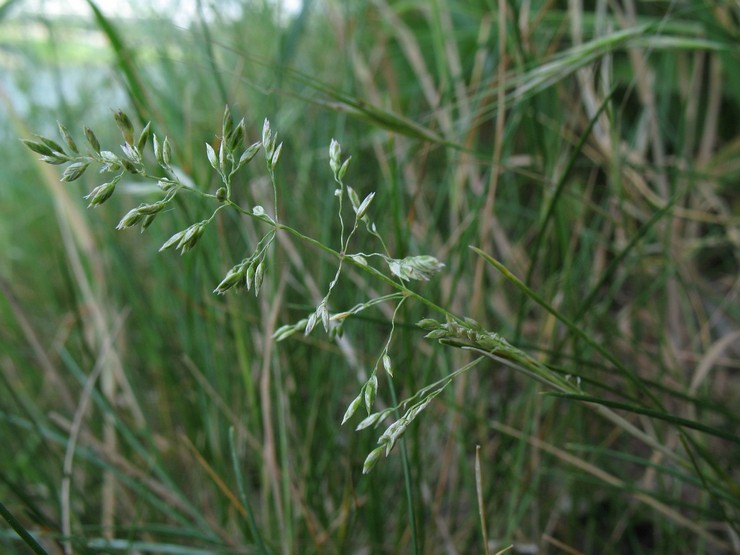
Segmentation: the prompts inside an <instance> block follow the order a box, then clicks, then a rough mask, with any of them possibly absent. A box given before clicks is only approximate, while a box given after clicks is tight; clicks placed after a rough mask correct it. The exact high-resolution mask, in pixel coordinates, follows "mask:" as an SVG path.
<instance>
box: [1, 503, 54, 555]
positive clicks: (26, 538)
mask: <svg viewBox="0 0 740 555" xmlns="http://www.w3.org/2000/svg"><path fill="white" fill-rule="evenodd" d="M0 516H2V517H3V518H4V519H5V521H6V522H7V523H8V524H10V527H11V528H12V529H13V530H15V533H16V534H18V535H19V536H20V537H21V539H22V540H23V542H24V543H25V544H26V545H27V546H28V547H30V548H31V550H32V551H33V552H34V553H36V554H37V555H48V554H47V552H46V550H45V549H44V548H43V547H41V544H39V542H37V541H36V539H35V538H34V537H33V536H32V535H31V534H30V533H29V532H28V530H26V529H25V528H24V527H23V525H22V524H21V523H20V522H18V520H17V519H16V518H15V517H14V516H13V513H11V512H10V511H9V510H8V509H7V508H6V507H5V505H3V504H2V502H0Z"/></svg>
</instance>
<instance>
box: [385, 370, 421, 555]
mask: <svg viewBox="0 0 740 555" xmlns="http://www.w3.org/2000/svg"><path fill="white" fill-rule="evenodd" d="M387 378H388V388H389V390H390V392H391V400H392V402H393V404H394V405H395V406H396V407H397V406H398V397H397V396H396V388H395V386H394V385H393V379H392V378H391V377H390V376H387ZM395 414H396V418H400V417H401V413H400V412H399V411H398V409H396V411H395ZM399 443H400V447H401V466H402V467H403V485H404V490H405V492H406V506H407V507H408V511H409V526H410V528H411V549H412V550H413V552H414V554H415V555H420V554H421V545H420V543H419V532H418V530H417V523H416V509H415V507H414V492H413V488H412V484H411V468H410V465H409V457H408V452H407V450H406V438H404V437H402V438H401V439H400V441H399Z"/></svg>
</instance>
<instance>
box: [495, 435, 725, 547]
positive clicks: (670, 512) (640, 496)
mask: <svg viewBox="0 0 740 555" xmlns="http://www.w3.org/2000/svg"><path fill="white" fill-rule="evenodd" d="M490 426H491V427H492V428H493V429H494V430H496V431H498V432H502V433H504V434H507V435H509V436H512V437H515V438H517V439H521V440H523V441H526V442H527V443H529V444H530V445H532V446H533V447H536V448H537V449H541V450H543V451H545V452H547V453H549V454H551V455H553V456H554V457H557V458H558V459H560V460H561V461H563V462H565V463H567V464H569V465H571V466H573V467H575V468H577V469H579V470H582V471H583V472H586V473H588V474H590V475H591V476H593V477H595V478H598V479H599V480H602V481H603V482H604V483H606V484H609V485H610V486H612V487H614V488H617V489H619V490H620V491H624V492H625V493H626V492H628V491H629V488H628V487H627V484H626V483H625V482H624V481H622V480H620V479H619V478H617V477H616V476H614V475H612V474H609V473H608V472H606V471H604V470H602V469H600V468H598V467H597V466H594V465H592V464H591V463H588V462H586V461H584V460H583V459H580V458H578V457H576V456H575V455H571V454H570V453H568V452H567V451H565V450H564V449H561V448H559V447H556V446H554V445H551V444H549V443H547V442H545V441H542V440H541V439H539V438H536V437H533V436H530V435H527V434H524V433H522V432H520V431H519V430H516V429H514V428H512V427H511V426H507V425H506V424H503V423H501V422H495V421H494V422H491V423H490ZM628 495H631V496H632V497H633V498H634V499H636V500H638V501H640V502H641V503H643V504H645V505H647V506H649V507H651V508H653V509H655V510H656V511H658V512H659V513H661V514H662V515H663V516H665V517H666V518H668V519H669V520H672V521H673V522H675V523H676V524H678V525H679V526H681V527H684V528H686V529H689V530H691V531H692V532H694V533H695V534H697V535H698V536H700V537H701V538H703V539H704V540H706V541H707V542H708V543H711V544H712V545H714V546H715V547H718V548H720V549H727V550H729V549H730V544H728V543H727V542H726V541H724V540H722V539H720V538H718V537H717V536H715V535H713V534H712V533H710V532H708V531H707V530H705V529H704V528H703V527H701V526H700V525H699V524H697V523H696V522H694V521H693V520H691V519H689V518H687V517H685V516H683V515H682V514H681V513H679V512H678V511H675V510H674V509H672V508H671V507H669V506H668V505H666V504H665V503H663V502H661V501H658V500H657V499H654V498H653V497H650V496H649V495H647V494H644V493H641V492H634V493H631V494H628Z"/></svg>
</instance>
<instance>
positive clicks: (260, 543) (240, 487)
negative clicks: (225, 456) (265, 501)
mask: <svg viewBox="0 0 740 555" xmlns="http://www.w3.org/2000/svg"><path fill="white" fill-rule="evenodd" d="M229 448H230V450H231V464H232V466H233V468H234V475H235V476H236V488H237V491H238V492H239V500H240V501H241V502H242V505H244V509H245V510H246V511H247V526H249V532H250V533H251V534H252V538H254V541H255V542H256V543H257V549H259V553H260V554H262V555H272V551H270V550H269V549H268V548H267V546H266V545H265V541H264V540H263V539H262V534H260V530H259V527H258V526H257V521H256V520H255V518H254V513H253V512H252V505H251V503H250V502H249V498H248V497H247V493H246V490H245V489H244V476H243V475H242V471H241V468H240V466H239V458H238V457H237V454H236V442H235V440H234V427H233V426H231V427H229Z"/></svg>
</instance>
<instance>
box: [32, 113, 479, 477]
mask: <svg viewBox="0 0 740 555" xmlns="http://www.w3.org/2000/svg"><path fill="white" fill-rule="evenodd" d="M114 117H115V121H116V125H117V126H118V128H119V129H120V131H121V134H122V136H123V141H124V142H123V144H122V145H121V146H120V150H121V154H116V153H114V152H112V151H111V150H104V149H103V148H102V147H101V145H100V142H99V141H98V139H97V137H96V135H95V133H94V132H93V131H92V130H91V129H89V128H87V127H85V128H84V136H85V139H86V141H87V143H88V147H89V148H88V149H87V150H86V152H82V151H81V149H80V148H79V147H78V145H77V143H76V141H75V139H74V138H73V137H72V135H71V134H70V133H69V131H68V130H67V128H66V127H65V126H64V125H62V124H61V123H59V125H58V127H59V133H60V135H61V137H62V140H63V142H64V143H65V145H66V148H65V147H63V146H62V145H61V144H59V143H58V142H57V141H55V140H53V139H49V138H46V137H41V136H37V137H36V138H35V139H32V140H29V139H24V140H23V142H24V144H25V145H26V146H27V147H28V148H29V149H31V150H32V151H34V152H35V153H37V154H39V155H41V160H42V161H44V162H46V163H49V164H55V165H64V164H67V167H66V168H65V170H64V172H63V174H62V178H61V180H62V181H63V182H72V181H75V180H77V179H79V178H80V177H81V176H82V175H83V174H84V173H85V172H86V170H87V169H88V168H90V167H91V166H92V167H97V168H98V169H99V172H100V173H101V174H105V175H109V176H110V179H109V180H108V181H106V182H105V183H103V184H101V185H98V186H96V187H95V188H93V189H92V191H90V193H89V194H88V195H86V196H85V198H86V199H87V200H88V201H89V204H88V206H89V207H96V206H100V205H102V204H104V203H105V202H106V201H107V200H108V199H110V198H111V197H112V195H113V194H114V193H115V191H116V188H117V186H118V184H119V183H120V182H121V180H122V179H124V177H125V176H127V175H129V176H132V177H135V178H137V179H143V180H146V181H152V182H154V183H156V184H157V186H158V188H159V189H160V190H161V192H162V198H160V199H159V200H157V201H155V202H151V203H142V204H140V205H138V206H136V207H135V208H132V209H131V210H129V211H128V212H127V213H126V214H125V215H124V216H123V217H122V218H121V220H120V221H119V223H118V225H117V226H116V227H117V229H119V230H123V229H128V228H133V227H137V226H138V227H140V229H141V231H142V232H143V231H144V230H146V229H147V228H148V227H149V226H150V225H151V224H152V223H153V222H154V220H155V219H156V218H157V216H158V215H159V214H161V213H162V212H163V211H165V209H168V208H174V204H173V201H174V199H175V197H177V195H179V194H180V193H189V194H194V195H196V196H198V197H200V198H201V200H203V201H207V202H212V203H214V204H215V205H216V206H215V207H214V208H213V210H212V212H211V215H210V216H209V217H208V218H206V219H204V220H201V221H198V222H195V223H193V224H192V225H190V226H188V227H187V228H185V229H182V230H180V231H178V232H177V233H175V234H174V235H172V236H171V237H170V238H169V239H167V241H165V242H164V244H162V246H161V247H160V249H159V250H160V251H164V250H167V249H171V248H174V249H175V250H179V251H180V253H181V254H185V253H187V252H189V251H190V250H192V249H193V248H195V247H196V246H197V244H198V241H199V240H200V239H201V237H202V236H203V235H204V233H205V232H206V231H207V229H208V226H209V225H210V224H211V223H212V222H213V221H214V220H215V218H216V216H217V215H218V213H219V212H221V211H222V210H226V209H230V210H235V211H236V212H238V213H239V214H240V215H242V216H245V217H249V218H252V219H255V220H258V221H259V222H261V223H262V224H264V225H265V226H267V228H268V230H267V232H266V233H265V234H264V235H263V236H262V238H261V239H260V240H259V241H258V242H257V244H256V245H255V246H254V249H253V252H252V253H251V254H250V255H249V256H247V257H246V258H244V259H243V260H241V261H240V262H239V263H237V264H235V265H234V266H232V267H231V268H230V269H229V270H228V271H227V272H226V275H225V276H224V277H223V279H222V280H221V281H220V283H218V285H216V287H215V289H214V293H217V294H224V293H226V292H227V291H230V290H237V291H238V290H240V289H246V290H247V291H249V290H252V289H253V290H254V294H255V295H259V293H260V289H261V286H262V283H263V280H264V277H265V271H266V264H265V259H266V257H267V256H268V254H269V251H270V247H271V246H272V244H273V242H274V240H275V237H276V234H277V233H278V231H285V232H288V233H291V234H293V235H295V236H296V237H299V238H301V239H303V240H306V241H308V242H309V243H311V244H312V245H314V246H316V247H319V248H321V249H322V250H324V251H326V252H328V253H331V254H332V255H334V256H335V257H336V258H337V260H338V265H337V269H336V272H335V274H334V277H333V279H332V280H331V281H330V283H329V285H328V288H327V291H326V295H325V296H324V297H323V299H322V300H321V301H320V302H319V304H318V306H317V307H316V309H315V310H314V311H312V312H311V313H310V314H309V315H307V316H306V318H303V319H301V320H300V321H298V322H297V323H295V324H289V325H284V326H282V327H280V328H279V329H278V330H277V331H276V332H275V334H274V335H275V338H276V339H277V340H278V341H282V340H285V339H287V338H288V337H290V336H291V335H293V334H294V333H296V332H303V333H304V334H306V335H308V334H310V333H311V332H312V331H313V330H314V329H315V328H316V326H317V324H318V323H321V327H323V329H324V331H325V332H326V333H328V334H329V335H330V336H341V334H342V333H343V328H342V323H343V321H344V320H345V319H347V318H349V317H352V316H354V315H357V314H358V313H360V312H362V311H364V310H366V309H368V308H370V307H373V306H375V305H378V304H380V303H385V302H395V303H396V307H395V310H394V313H393V318H392V321H391V331H390V333H389V335H388V338H387V341H386V342H385V344H384V345H383V347H382V349H381V351H380V354H379V355H378V357H377V359H376V362H375V365H374V367H373V369H372V372H371V374H370V377H369V378H368V380H367V381H366V382H365V383H364V384H363V385H362V386H361V388H360V392H359V394H358V395H357V396H356V397H355V398H354V399H353V400H352V402H351V403H350V404H349V406H348V407H347V409H346V411H345V413H344V417H343V419H342V424H344V423H346V422H347V421H348V420H349V419H350V418H352V417H353V416H354V414H355V413H356V411H357V410H358V409H359V408H360V407H361V406H363V407H364V409H365V411H366V413H367V415H368V416H367V417H366V418H365V419H363V420H362V421H361V422H360V423H359V424H358V425H357V427H356V429H357V430H362V429H364V428H368V427H370V426H378V425H379V424H380V423H381V422H382V421H384V420H385V419H387V418H389V417H391V416H392V415H393V414H396V411H398V410H399V409H402V410H403V413H402V415H401V417H400V418H399V419H397V420H395V421H394V422H392V423H391V424H390V425H389V426H388V427H387V428H386V430H385V431H384V432H383V433H382V434H381V436H380V438H379V439H378V444H379V447H378V448H376V449H374V450H373V451H372V452H371V453H370V454H369V456H368V457H367V459H366V461H365V465H364V468H363V471H364V472H369V471H370V470H371V469H372V468H373V466H374V465H375V463H376V462H377V460H378V459H379V457H380V455H381V454H383V453H385V455H386V456H387V455H388V454H389V453H390V451H391V450H392V449H393V446H394V445H395V444H396V442H397V440H398V438H400V437H401V436H402V435H403V433H404V432H405V430H406V429H407V427H408V425H409V424H410V423H411V422H412V421H413V420H414V419H415V418H416V417H417V416H418V415H419V413H421V412H422V411H423V410H424V409H425V408H426V407H427V406H428V405H429V403H430V402H431V401H432V400H433V399H434V398H435V397H436V396H437V395H439V393H440V392H441V391H442V390H443V389H444V387H446V385H447V384H449V383H450V381H451V380H452V378H453V377H454V376H455V375H457V373H458V372H460V371H464V370H466V369H467V368H468V367H470V366H471V365H468V367H466V368H464V369H461V370H460V371H458V372H456V373H453V374H452V375H451V376H449V377H448V378H446V379H444V380H442V381H441V382H438V383H436V384H433V385H431V386H429V387H426V388H424V389H422V390H420V391H418V392H417V393H416V394H415V395H413V396H412V397H410V398H409V399H406V400H404V401H403V402H401V403H400V405H399V406H398V407H394V408H389V409H384V410H382V411H380V412H373V407H374V403H375V399H376V396H377V393H378V383H379V382H378V372H379V371H380V369H381V368H382V370H383V371H384V372H385V373H386V374H387V375H388V376H389V377H390V378H392V377H393V362H392V359H391V355H390V347H391V344H392V340H393V334H394V331H395V320H396V315H397V314H398V311H399V309H400V308H401V306H402V305H403V304H404V302H406V301H407V300H408V299H410V298H413V299H415V300H421V301H422V302H424V303H425V304H426V305H428V306H429V307H431V308H434V309H436V310H438V311H440V312H442V313H443V314H447V318H448V323H449V322H453V321H454V319H453V318H452V317H451V315H449V314H448V313H447V312H446V311H444V310H443V309H441V308H439V307H436V305H434V304H433V303H431V302H430V301H428V300H426V299H424V298H423V297H421V296H420V295H418V294H417V293H415V292H414V291H412V290H411V289H409V288H408V287H407V285H406V282H409V281H427V280H429V279H431V278H432V277H433V276H434V275H435V274H436V273H438V272H439V271H441V270H442V268H443V267H444V264H442V263H441V262H439V261H438V260H437V259H436V258H434V257H433V256H429V255H421V256H410V257H406V258H402V259H396V258H393V257H392V256H391V254H390V252H389V250H388V248H387V246H386V242H385V241H384V240H383V237H382V235H381V234H380V232H379V230H378V228H377V226H376V225H375V223H374V222H373V221H372V219H371V215H370V208H371V205H372V203H373V200H374V198H375V192H371V193H369V194H368V195H366V196H365V197H364V198H362V199H361V198H360V196H359V195H358V194H357V192H356V191H355V190H354V189H353V188H352V187H351V186H349V185H346V184H345V182H344V177H345V175H346V173H347V170H348V168H349V165H350V161H351V157H346V158H344V159H343V158H342V148H341V145H340V144H339V142H338V141H336V140H334V139H332V141H331V143H330V146H329V166H330V168H331V171H332V173H333V177H334V182H335V185H336V188H335V190H334V195H335V197H336V198H337V200H338V207H337V217H338V219H339V223H340V237H339V246H338V250H334V249H333V248H331V247H329V246H327V245H324V244H322V243H320V242H319V241H317V240H314V239H311V238H309V237H307V236H305V235H303V234H301V233H300V232H299V231H298V230H296V229H294V228H292V227H290V226H287V225H284V224H282V223H280V222H279V220H278V202H279V199H278V193H277V190H278V189H277V181H276V174H275V169H276V168H277V166H278V163H279V161H280V156H281V153H282V148H283V143H278V141H277V137H278V134H277V133H276V132H275V131H274V130H273V129H272V126H271V124H270V121H269V120H267V119H265V121H264V125H263V128H262V138H261V140H260V141H258V142H255V143H252V144H249V142H248V140H247V137H246V125H245V120H244V119H243V118H242V119H241V120H240V121H239V122H238V123H237V124H236V125H235V124H234V118H233V117H232V114H231V111H230V109H229V107H228V106H227V107H226V109H225V110H224V114H223V119H222V124H221V134H220V137H219V141H218V148H215V147H214V146H212V145H211V144H206V145H205V154H206V157H207V159H208V162H209V164H210V165H211V167H212V168H213V170H214V171H215V172H216V173H217V174H218V176H219V178H220V185H219V187H218V188H217V189H216V190H215V191H213V192H209V191H204V190H201V189H199V188H197V187H195V186H192V185H189V184H187V183H185V182H184V181H183V180H182V179H181V178H180V177H179V176H178V173H177V171H176V170H175V166H174V165H173V161H172V147H171V144H170V141H169V139H168V138H167V137H164V139H160V138H159V137H158V136H157V135H156V134H155V133H154V132H153V131H152V126H151V123H148V124H147V125H146V126H145V127H144V128H143V129H142V130H141V131H140V132H139V133H138V134H136V133H135V130H134V126H133V124H132V123H131V120H130V118H129V117H128V116H127V115H126V114H125V113H124V112H121V111H119V112H116V113H115V115H114ZM147 145H151V149H150V151H151V154H152V155H153V158H154V161H155V163H156V169H155V170H151V169H149V165H150V164H148V163H147V160H146V159H145V158H146V152H147V149H146V147H147ZM260 150H262V152H263V154H264V157H265V164H266V169H267V173H268V175H269V178H270V183H271V187H272V192H273V199H274V204H273V207H274V213H273V214H272V215H271V214H269V213H268V212H267V211H266V210H265V208H264V207H262V206H254V207H251V208H245V207H243V206H241V205H240V204H238V203H237V202H235V201H234V200H233V197H232V191H233V187H234V180H235V177H236V175H237V173H238V172H239V171H240V170H242V169H243V168H244V167H245V166H247V164H249V163H250V162H251V161H252V160H253V159H254V158H255V156H256V155H257V153H258V152H259V151H260ZM346 201H349V204H350V206H351V208H352V211H353V212H354V218H353V220H352V223H351V224H348V222H346V221H345V215H344V204H345V202H346ZM363 229H364V231H365V232H366V233H368V234H369V235H370V236H372V237H373V238H375V239H376V240H377V241H378V243H379V245H380V247H381V251H380V252H373V253H359V252H357V253H353V252H351V251H350V249H351V242H352V239H353V238H354V237H355V235H356V234H357V233H358V232H360V231H361V230H363ZM372 259H380V260H381V261H382V263H384V265H385V267H386V268H387V270H385V271H384V270H380V269H378V268H377V267H375V266H373V265H372V264H371V262H370V261H371V260H372ZM347 263H351V264H352V265H354V266H355V267H356V268H359V269H361V270H364V271H366V272H368V273H370V274H371V275H373V276H375V277H377V278H379V279H381V280H382V281H384V282H386V283H387V284H390V285H391V286H392V287H394V288H395V291H394V292H393V293H390V294H387V295H383V296H380V297H378V298H374V299H369V300H367V301H365V302H364V303H360V304H358V305H356V306H354V307H352V308H350V309H348V310H344V311H340V312H335V313H332V312H330V309H329V302H330V299H331V295H332V291H333V290H334V288H335V287H336V285H337V283H338V282H339V280H340V277H341V275H342V272H343V270H344V268H345V265H346V264H347ZM425 322H426V323H423V325H425V326H427V325H428V323H429V322H431V320H427V321H425ZM458 325H465V323H464V322H463V321H460V323H459V324H458ZM430 337H431V338H435V339H439V337H437V336H436V335H434V332H431V334H430Z"/></svg>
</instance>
